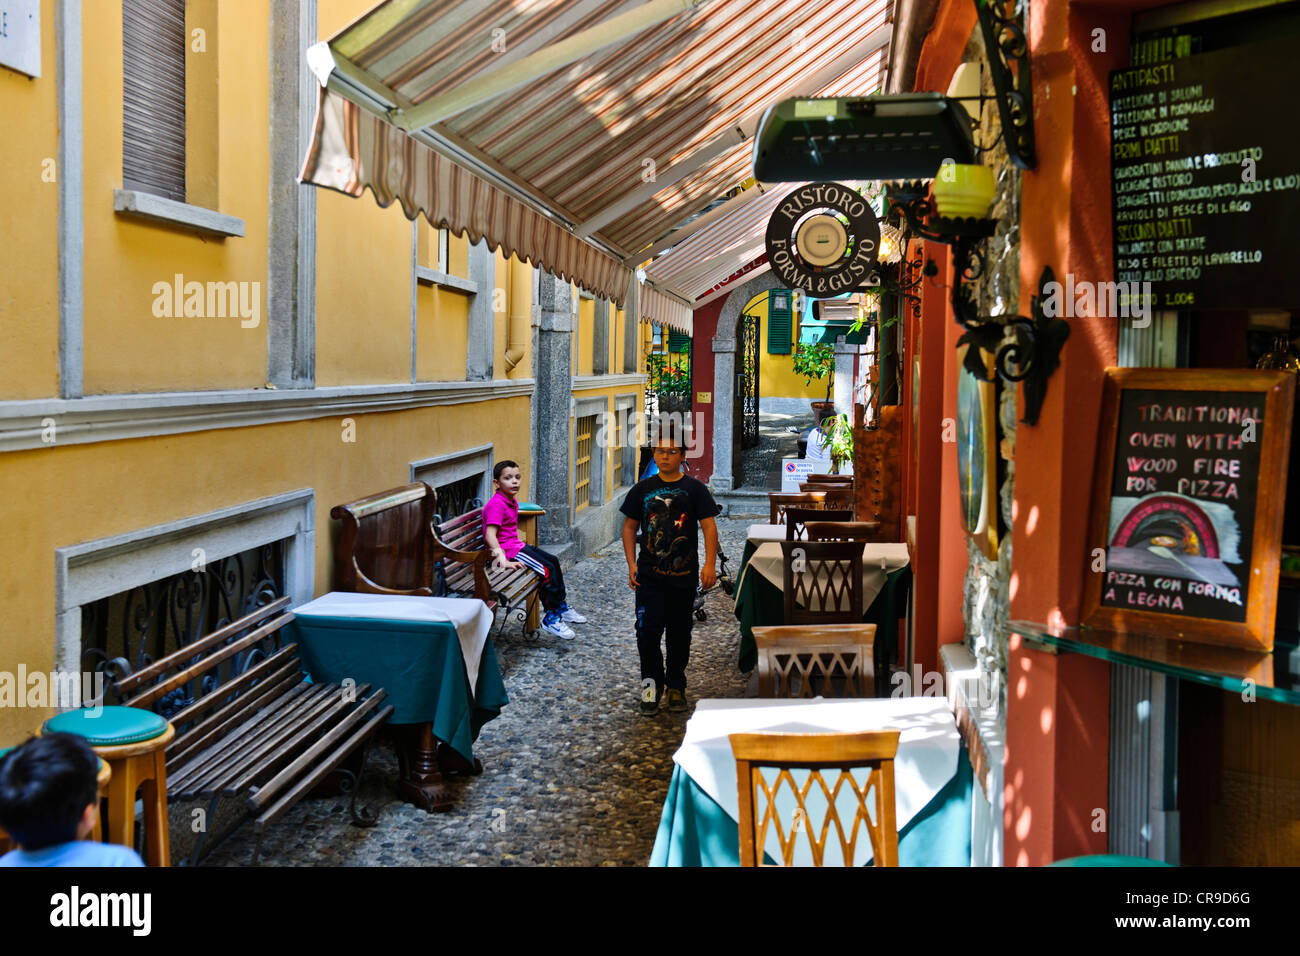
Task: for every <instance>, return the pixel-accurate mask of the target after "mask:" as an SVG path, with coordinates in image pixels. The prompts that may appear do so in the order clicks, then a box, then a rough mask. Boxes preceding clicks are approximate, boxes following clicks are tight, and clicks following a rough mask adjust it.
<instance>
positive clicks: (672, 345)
mask: <svg viewBox="0 0 1300 956" xmlns="http://www.w3.org/2000/svg"><path fill="white" fill-rule="evenodd" d="M690 350H691V337H690V336H689V335H687V334H686V333H685V332H678V331H677V330H676V329H669V331H668V351H670V352H689V351H690Z"/></svg>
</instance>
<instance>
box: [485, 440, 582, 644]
mask: <svg viewBox="0 0 1300 956" xmlns="http://www.w3.org/2000/svg"><path fill="white" fill-rule="evenodd" d="M492 480H493V482H494V483H495V484H496V489H497V490H496V494H494V495H493V496H492V497H491V498H489V499H488V503H487V504H485V505H484V506H483V540H484V541H486V542H487V546H488V549H489V550H490V551H491V552H492V562H493V564H494V566H496V567H498V568H503V567H504V568H518V567H527V568H531V569H532V570H533V571H536V572H537V573H538V574H540V575H541V576H542V586H541V588H540V591H541V596H542V607H543V608H544V609H545V611H546V615H545V616H544V617H543V618H542V630H543V631H545V632H546V633H547V634H551V635H553V636H555V637H563V638H566V639H572V638H573V636H574V634H573V628H571V627H569V624H586V623H587V619H586V618H585V617H583V616H582V615H581V614H579V613H578V612H577V611H575V610H574V609H573V608H571V607H569V605H568V603H567V602H566V601H565V600H564V597H565V594H564V572H563V571H561V570H560V562H559V561H557V560H556V558H555V555H553V554H550V553H548V552H546V551H543V550H542V549H541V548H534V547H533V546H532V545H531V544H524V543H523V542H522V541H520V540H519V502H518V500H517V499H518V497H519V485H520V483H521V482H522V481H523V473H522V472H521V471H520V470H519V465H518V464H517V463H516V462H513V461H499V462H497V463H496V467H494V468H493V469H492Z"/></svg>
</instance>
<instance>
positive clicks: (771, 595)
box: [736, 541, 912, 675]
mask: <svg viewBox="0 0 1300 956" xmlns="http://www.w3.org/2000/svg"><path fill="white" fill-rule="evenodd" d="M757 550H758V545H757V544H756V543H755V542H753V541H747V542H745V550H744V553H743V554H742V555H741V558H740V569H739V570H738V571H737V572H736V581H737V582H739V583H738V584H737V586H736V619H737V620H738V621H739V622H740V655H739V657H738V659H737V662H736V665H737V667H738V668H739V669H740V671H741V672H742V673H748V672H749V671H752V670H753V669H754V668H755V667H757V666H758V645H756V644H755V643H754V628H755V627H762V626H764V625H768V624H784V623H785V595H783V594H782V593H781V589H780V588H779V587H777V586H776V585H775V584H773V583H772V582H771V581H769V580H768V579H767V578H765V577H763V575H761V574H746V573H745V569H746V568H747V567H748V566H749V559H750V558H751V557H753V555H754V552H755V551H757ZM911 583H912V569H911V568H910V567H903V568H899V569H898V570H897V571H891V572H889V576H888V577H887V578H886V580H885V586H884V587H883V588H882V589H881V591H880V593H879V594H878V595H876V599H875V600H874V601H872V602H871V606H870V607H868V608H867V609H866V612H865V613H864V614H863V615H862V620H863V621H865V622H866V623H868V624H875V625H877V628H876V635H877V638H878V640H879V642H880V643H879V644H878V646H877V653H876V664H877V673H878V674H884V675H888V673H889V671H888V668H884V669H883V670H882V669H881V666H880V665H882V664H883V662H885V661H892V660H893V659H894V657H895V654H896V652H897V648H896V646H895V645H896V643H897V639H898V619H899V618H900V617H901V616H902V615H903V609H904V607H906V602H907V589H908V588H909V587H910V586H911Z"/></svg>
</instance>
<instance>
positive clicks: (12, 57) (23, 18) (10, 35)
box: [0, 0, 41, 76]
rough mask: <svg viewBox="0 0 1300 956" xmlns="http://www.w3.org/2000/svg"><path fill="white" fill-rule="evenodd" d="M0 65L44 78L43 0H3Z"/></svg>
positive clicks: (1, 3) (0, 10)
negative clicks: (42, 71) (42, 70)
mask: <svg viewBox="0 0 1300 956" xmlns="http://www.w3.org/2000/svg"><path fill="white" fill-rule="evenodd" d="M0 66H5V67H8V68H9V69H11V70H17V71H18V72H19V73H26V74H27V75H28V76H40V75H41V0H0Z"/></svg>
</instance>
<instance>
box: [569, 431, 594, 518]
mask: <svg viewBox="0 0 1300 956" xmlns="http://www.w3.org/2000/svg"><path fill="white" fill-rule="evenodd" d="M595 433H596V416H595V415H587V416H585V417H583V418H579V419H578V423H577V425H576V426H575V428H574V433H573V440H574V448H575V452H574V462H575V468H574V481H573V502H574V508H573V510H574V511H581V510H582V509H583V508H585V507H587V506H588V505H589V504H591V503H592V500H593V494H592V492H593V490H594V489H593V488H592V484H591V452H592V440H591V438H592V436H593V435H594V434H595Z"/></svg>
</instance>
